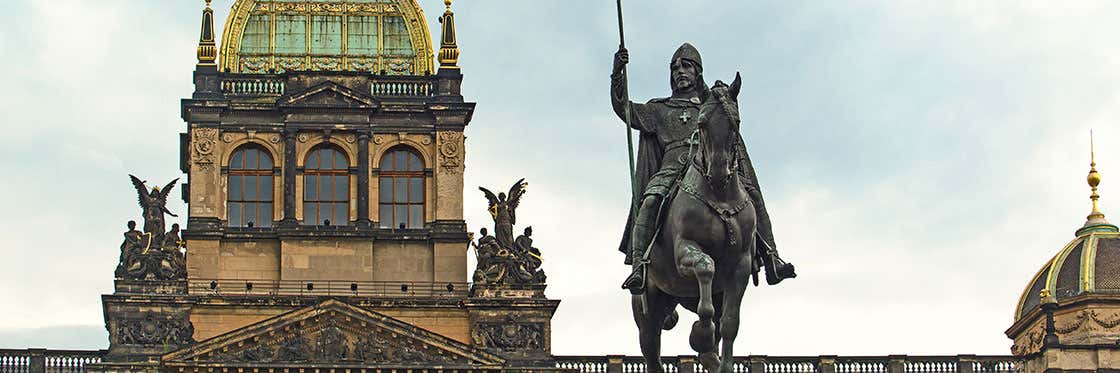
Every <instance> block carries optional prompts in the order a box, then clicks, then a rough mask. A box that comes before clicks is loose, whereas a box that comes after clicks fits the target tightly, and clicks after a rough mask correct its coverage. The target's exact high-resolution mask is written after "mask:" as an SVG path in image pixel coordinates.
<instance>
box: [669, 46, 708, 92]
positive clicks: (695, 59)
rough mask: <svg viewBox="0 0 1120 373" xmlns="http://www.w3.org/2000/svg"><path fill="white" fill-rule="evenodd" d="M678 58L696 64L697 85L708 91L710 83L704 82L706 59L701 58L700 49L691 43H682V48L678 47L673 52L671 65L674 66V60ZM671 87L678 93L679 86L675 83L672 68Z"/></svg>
mask: <svg viewBox="0 0 1120 373" xmlns="http://www.w3.org/2000/svg"><path fill="white" fill-rule="evenodd" d="M678 59H683V60H687V61H689V62H692V63H694V64H696V85H697V86H698V87H700V89H701V90H703V91H704V92H707V90H708V85H707V83H704V61H703V60H702V59H701V58H700V51H698V50H696V47H694V46H692V44H690V43H684V44H681V46H680V48H677V51H676V52H675V53H673V58H672V59H670V60H669V66H672V65H673V62H676V61H677V60H678ZM669 87H670V88H672V89H673V92H674V93H676V90H677V86H676V84H673V71H672V69H671V68H670V70H669Z"/></svg>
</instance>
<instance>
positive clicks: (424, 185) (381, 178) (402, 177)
mask: <svg viewBox="0 0 1120 373" xmlns="http://www.w3.org/2000/svg"><path fill="white" fill-rule="evenodd" d="M398 155H405V156H406V158H405V160H404V170H398V169H396V164H397V163H398V162H396V161H397V158H396V157H397V156H398ZM409 155H411V157H407V156H409ZM386 161H388V162H389V163H388V165H389V166H390V167H385V166H386ZM413 161H415V162H416V165H417V167H412V166H413V164H412V162H413ZM426 167H427V166H426V164H425V162H424V157H423V156H422V155H421V154H420V152H419V151H417V150H416V149H414V148H412V147H410V146H407V145H398V146H394V147H392V148H390V149H389V150H387V151H385V153H384V154H382V155H381V159H380V161H379V162H378V175H377V176H378V181H377V182H378V184H377V185H378V195H377V204H378V219H377V220H378V221H377V224H378V226H379V227H380V228H382V229H400V223H404V224H405V229H423V228H424V226H425V224H426V223H427V197H428V190H427V189H428V177H427V176H428V175H427V171H426V169H427V168H426ZM387 181H388V185H389V186H390V187H391V188H392V189H391V190H389V191H386V190H385V185H386V182H387ZM399 181H403V182H404V185H405V191H404V194H403V196H404V197H403V200H404V201H403V202H402V201H398V198H397V190H396V188H397V185H399ZM413 181H419V190H418V192H419V197H418V198H414V196H413V191H414V190H413V187H414V185H413ZM386 195H388V197H389V201H385V197H386ZM399 207H404V217H403V219H402V218H400V217H398V216H397V215H398V213H397V209H398V208H399ZM414 209H415V210H418V212H419V217H415V219H418V220H414V216H413V214H414ZM386 214H388V216H389V217H390V218H391V221H389V222H387V221H386V219H385V217H386Z"/></svg>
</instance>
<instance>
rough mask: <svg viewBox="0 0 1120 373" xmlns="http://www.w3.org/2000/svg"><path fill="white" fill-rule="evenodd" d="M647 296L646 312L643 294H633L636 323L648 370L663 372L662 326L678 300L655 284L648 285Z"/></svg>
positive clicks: (651, 372) (632, 300) (653, 372)
mask: <svg viewBox="0 0 1120 373" xmlns="http://www.w3.org/2000/svg"><path fill="white" fill-rule="evenodd" d="M645 296H646V304H645V307H646V308H645V312H643V309H642V308H643V306H642V304H641V302H642V300H641V296H640V295H634V296H631V307H632V308H633V310H634V323H636V324H637V325H638V343H639V345H640V346H641V347H642V357H644V358H645V361H646V372H649V373H662V368H661V327H662V325H663V324H664V322H665V318H666V317H667V316H668V315H669V312H670V311H672V308H673V307H675V306H676V302H675V301H673V299H672V298H671V297H670V296H669V295H668V294H665V293H663V292H661V290H660V289H657V288H656V287H654V286H646V290H645Z"/></svg>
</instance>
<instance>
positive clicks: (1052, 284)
mask: <svg viewBox="0 0 1120 373" xmlns="http://www.w3.org/2000/svg"><path fill="white" fill-rule="evenodd" d="M1094 293H1107V294H1120V232H1118V230H1117V228H1116V226H1114V225H1111V224H1104V225H1095V226H1089V227H1085V228H1082V229H1080V230H1078V236H1077V238H1075V239H1074V240H1073V241H1071V242H1070V243H1068V244H1066V246H1065V247H1063V248H1062V250H1060V251H1058V254H1057V255H1054V257H1053V258H1052V259H1050V260H1049V261H1047V262H1046V264H1045V265H1043V267H1042V269H1040V270H1039V271H1038V273H1037V274H1036V275H1035V276H1034V277H1033V278H1032V279H1031V282H1030V283H1029V284H1028V285H1027V288H1026V289H1024V290H1023V294H1022V295H1021V296H1020V297H1019V303H1018V306H1017V307H1016V308H1015V321H1016V322H1018V321H1019V319H1022V318H1024V317H1026V316H1027V315H1029V314H1030V313H1031V312H1032V311H1034V310H1037V309H1038V308H1039V307H1040V306H1041V305H1042V303H1043V302H1048V301H1054V302H1058V303H1059V304H1061V303H1063V302H1065V301H1066V300H1069V299H1072V298H1075V297H1078V296H1081V295H1086V294H1094Z"/></svg>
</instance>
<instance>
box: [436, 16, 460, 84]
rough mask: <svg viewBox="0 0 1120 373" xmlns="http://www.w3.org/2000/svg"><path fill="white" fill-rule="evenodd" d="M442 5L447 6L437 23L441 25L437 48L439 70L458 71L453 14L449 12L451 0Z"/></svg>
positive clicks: (457, 45)
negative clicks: (441, 30)
mask: <svg viewBox="0 0 1120 373" xmlns="http://www.w3.org/2000/svg"><path fill="white" fill-rule="evenodd" d="M443 3H444V4H446V5H447V10H445V11H444V12H443V16H441V17H439V23H442V24H443V32H442V33H441V37H440V47H439V68H441V69H458V68H459V66H458V63H459V44H457V43H456V42H455V12H452V11H451V0H443Z"/></svg>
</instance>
